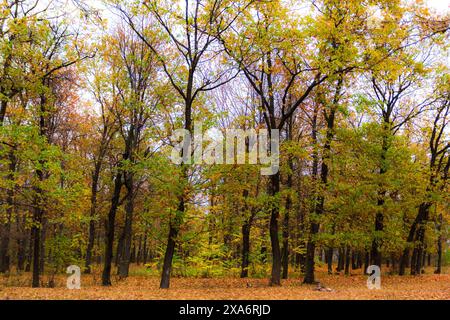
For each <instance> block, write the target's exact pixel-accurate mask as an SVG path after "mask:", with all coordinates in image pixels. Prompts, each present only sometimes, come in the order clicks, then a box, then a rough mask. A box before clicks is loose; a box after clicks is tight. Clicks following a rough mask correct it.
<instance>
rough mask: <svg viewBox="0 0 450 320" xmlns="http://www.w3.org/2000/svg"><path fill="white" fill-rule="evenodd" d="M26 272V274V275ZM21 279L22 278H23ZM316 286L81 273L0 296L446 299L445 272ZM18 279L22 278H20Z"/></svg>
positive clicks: (449, 290) (330, 280) (340, 279)
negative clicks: (165, 281)
mask: <svg viewBox="0 0 450 320" xmlns="http://www.w3.org/2000/svg"><path fill="white" fill-rule="evenodd" d="M27 276H28V275H27ZM24 277H25V276H24ZM317 278H318V279H320V282H321V287H323V288H331V290H332V291H328V290H325V291H323V290H319V291H317V290H315V289H317V285H302V283H301V279H298V278H292V279H289V280H284V281H283V283H282V286H281V287H270V286H269V285H268V281H267V279H237V278H221V279H194V278H174V279H172V281H171V288H170V289H169V290H161V289H159V278H157V277H146V276H132V277H130V278H128V279H126V280H123V281H116V282H115V283H113V286H112V287H108V288H105V287H102V286H100V285H99V284H98V283H96V281H95V280H94V277H93V276H88V275H83V276H82V280H81V281H82V282H81V286H82V288H81V290H68V289H66V288H65V286H64V284H65V279H66V278H65V277H64V276H60V277H58V278H57V282H56V284H57V288H54V289H50V288H41V289H32V288H28V287H9V286H7V287H3V288H2V290H0V299H8V300H55V299H58V300H61V299H62V300H391V299H392V300H450V275H449V274H445V275H434V274H425V275H421V276H418V277H413V276H404V277H400V276H387V275H385V276H383V277H382V288H381V290H369V289H367V286H366V281H367V277H366V276H364V275H361V274H360V275H353V276H339V275H327V274H326V272H324V271H320V272H318V273H317ZM21 283H23V281H21Z"/></svg>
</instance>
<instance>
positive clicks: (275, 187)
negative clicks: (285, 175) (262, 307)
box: [269, 172, 281, 286]
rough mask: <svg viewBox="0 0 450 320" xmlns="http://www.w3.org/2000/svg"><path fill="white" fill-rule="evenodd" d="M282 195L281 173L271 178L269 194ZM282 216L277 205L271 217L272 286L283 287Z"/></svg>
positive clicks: (273, 195) (273, 208)
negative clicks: (280, 222)
mask: <svg viewBox="0 0 450 320" xmlns="http://www.w3.org/2000/svg"><path fill="white" fill-rule="evenodd" d="M279 193H280V173H279V172H278V173H276V174H274V175H272V176H271V179H270V188H269V194H270V195H271V196H272V197H276V196H277V195H278V194H279ZM279 215H280V209H279V206H278V205H277V204H275V205H274V206H273V207H272V212H271V215H270V227H269V231H270V243H271V245H272V274H271V277H270V285H271V286H280V285H281V250H280V239H279V237H278V236H279V234H278V230H279V228H278V218H279Z"/></svg>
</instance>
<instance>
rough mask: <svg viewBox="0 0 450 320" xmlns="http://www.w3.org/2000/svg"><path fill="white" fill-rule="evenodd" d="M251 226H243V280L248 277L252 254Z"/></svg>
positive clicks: (247, 224)
mask: <svg viewBox="0 0 450 320" xmlns="http://www.w3.org/2000/svg"><path fill="white" fill-rule="evenodd" d="M250 228H251V227H250V224H249V223H246V224H244V225H243V226H242V266H241V267H242V270H241V278H247V277H248V266H249V254H250Z"/></svg>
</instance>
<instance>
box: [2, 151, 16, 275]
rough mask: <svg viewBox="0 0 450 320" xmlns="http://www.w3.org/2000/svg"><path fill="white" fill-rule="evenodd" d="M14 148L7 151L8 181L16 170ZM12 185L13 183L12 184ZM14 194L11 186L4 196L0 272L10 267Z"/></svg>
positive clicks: (6, 270) (12, 177)
mask: <svg viewBox="0 0 450 320" xmlns="http://www.w3.org/2000/svg"><path fill="white" fill-rule="evenodd" d="M14 151H15V148H12V150H11V152H10V153H9V156H8V159H9V166H8V169H9V173H8V178H7V179H8V181H11V182H13V181H14V173H15V172H16V167H17V158H16V156H15V154H14ZM13 185H14V184H13ZM14 196H15V187H14V186H13V187H11V188H9V189H8V191H7V196H6V205H7V209H6V224H4V225H0V273H6V272H8V271H9V268H10V260H11V258H10V255H9V242H10V238H11V224H12V218H13V217H12V216H13V212H14V208H15V205H14Z"/></svg>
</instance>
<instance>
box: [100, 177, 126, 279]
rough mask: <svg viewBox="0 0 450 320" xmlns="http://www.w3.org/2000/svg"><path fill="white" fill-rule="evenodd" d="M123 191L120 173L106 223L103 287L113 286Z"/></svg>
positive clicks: (115, 183) (116, 180)
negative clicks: (117, 226) (112, 270)
mask: <svg viewBox="0 0 450 320" xmlns="http://www.w3.org/2000/svg"><path fill="white" fill-rule="evenodd" d="M121 190H122V173H121V172H119V173H118V174H117V176H116V178H115V181H114V192H113V197H112V199H111V208H110V209H109V213H108V219H107V221H106V238H105V261H104V266H103V273H102V285H103V286H111V264H112V259H113V246H114V232H115V225H116V213H117V208H118V206H119V202H120V192H121Z"/></svg>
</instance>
